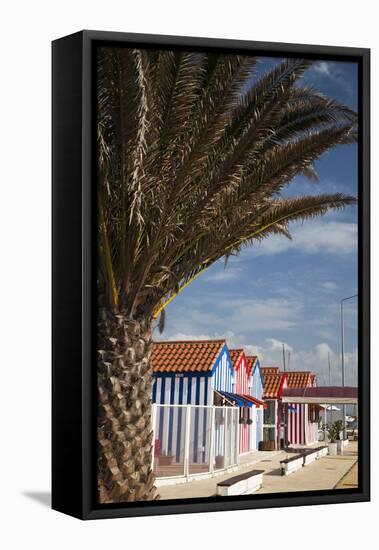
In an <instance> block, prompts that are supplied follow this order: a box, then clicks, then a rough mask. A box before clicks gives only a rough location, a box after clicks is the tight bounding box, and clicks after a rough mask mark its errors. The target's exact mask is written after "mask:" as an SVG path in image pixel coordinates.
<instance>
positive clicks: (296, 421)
mask: <svg viewBox="0 0 379 550" xmlns="http://www.w3.org/2000/svg"><path fill="white" fill-rule="evenodd" d="M152 365H153V373H154V383H153V395H152V401H153V403H154V404H155V407H154V419H153V429H154V460H155V469H156V473H157V475H158V476H159V475H161V476H166V475H170V474H169V472H174V474H175V475H188V474H191V473H198V474H199V473H202V472H209V471H213V470H214V469H225V468H226V467H228V466H230V465H232V464H234V463H236V462H237V457H238V456H240V455H244V454H246V453H249V452H252V451H256V450H259V449H261V448H262V447H264V446H265V445H266V448H281V447H285V446H288V445H304V444H311V443H313V442H315V441H317V425H318V407H317V406H316V405H315V406H311V405H307V404H291V403H286V404H283V403H282V402H281V398H282V394H283V391H284V390H285V388H306V387H313V386H315V385H316V376H315V375H314V374H313V373H310V372H305V371H304V372H280V370H279V368H277V367H262V366H261V365H260V362H259V359H258V357H257V356H251V355H246V354H245V352H244V350H243V349H229V348H228V346H227V343H226V341H225V340H223V339H220V340H201V341H198V340H196V341H175V342H174V341H168V342H158V343H155V344H154V347H153V354H152ZM270 445H271V447H270ZM174 474H172V475H174Z"/></svg>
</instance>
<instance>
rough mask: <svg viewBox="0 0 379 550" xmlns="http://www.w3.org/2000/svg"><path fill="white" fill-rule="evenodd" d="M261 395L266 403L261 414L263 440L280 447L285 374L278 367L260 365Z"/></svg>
mask: <svg viewBox="0 0 379 550" xmlns="http://www.w3.org/2000/svg"><path fill="white" fill-rule="evenodd" d="M261 372H262V377H263V386H264V391H263V397H264V400H265V402H266V404H267V408H266V409H265V410H264V415H263V441H264V442H265V443H266V444H268V443H269V442H270V444H271V445H272V446H273V448H275V449H280V448H281V446H282V443H281V439H282V432H283V430H282V427H283V426H282V415H281V403H280V398H281V395H282V393H283V389H284V388H286V387H287V382H286V374H285V373H282V372H279V367H262V369H261Z"/></svg>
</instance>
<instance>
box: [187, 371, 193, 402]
mask: <svg viewBox="0 0 379 550" xmlns="http://www.w3.org/2000/svg"><path fill="white" fill-rule="evenodd" d="M187 378H188V384H187V405H191V397H192V376H188V377H187Z"/></svg>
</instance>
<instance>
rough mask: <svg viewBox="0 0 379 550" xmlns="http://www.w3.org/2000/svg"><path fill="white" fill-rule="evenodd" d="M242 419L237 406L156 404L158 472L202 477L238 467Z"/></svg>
mask: <svg viewBox="0 0 379 550" xmlns="http://www.w3.org/2000/svg"><path fill="white" fill-rule="evenodd" d="M238 419H239V415H238V408H237V407H216V406H202V405H158V404H155V405H153V413H152V426H153V432H154V438H153V457H152V467H153V471H154V473H155V475H156V476H157V477H158V478H164V477H189V476H202V475H209V474H213V472H215V471H217V470H220V471H221V470H225V469H227V468H230V467H232V466H235V465H236V464H237V449H238V432H239V429H238V427H239V421H238Z"/></svg>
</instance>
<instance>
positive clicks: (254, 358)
mask: <svg viewBox="0 0 379 550" xmlns="http://www.w3.org/2000/svg"><path fill="white" fill-rule="evenodd" d="M257 359H258V356H257V355H246V360H247V368H248V370H249V374H251V373H252V372H253V369H254V367H255V363H256V361H257Z"/></svg>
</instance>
